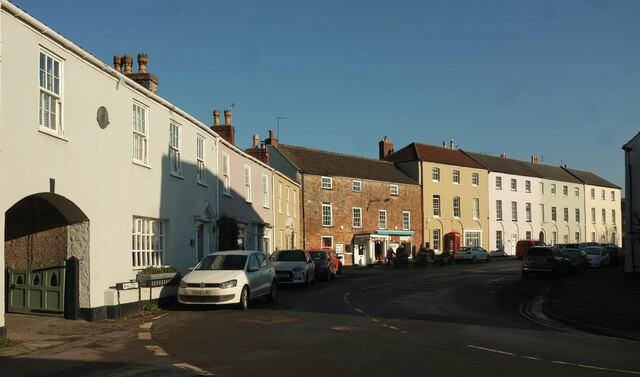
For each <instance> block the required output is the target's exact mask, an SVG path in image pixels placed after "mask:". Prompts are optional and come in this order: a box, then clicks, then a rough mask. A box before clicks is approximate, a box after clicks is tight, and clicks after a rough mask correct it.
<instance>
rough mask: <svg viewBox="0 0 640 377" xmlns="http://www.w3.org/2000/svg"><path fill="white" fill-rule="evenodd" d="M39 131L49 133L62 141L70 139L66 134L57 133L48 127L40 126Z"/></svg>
mask: <svg viewBox="0 0 640 377" xmlns="http://www.w3.org/2000/svg"><path fill="white" fill-rule="evenodd" d="M38 132H41V133H43V134H45V135H49V136H51V137H54V138H56V139H59V140H62V141H69V139H67V138H66V137H64V135H60V134H59V133H57V132H55V131H51V130H49V129H48V128H46V127H41V126H38Z"/></svg>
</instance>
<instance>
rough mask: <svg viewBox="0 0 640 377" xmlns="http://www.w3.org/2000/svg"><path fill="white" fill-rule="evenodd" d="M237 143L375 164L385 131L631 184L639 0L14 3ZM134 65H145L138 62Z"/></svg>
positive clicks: (637, 116) (403, 141)
mask: <svg viewBox="0 0 640 377" xmlns="http://www.w3.org/2000/svg"><path fill="white" fill-rule="evenodd" d="M13 3H14V4H16V5H18V6H19V7H20V8H22V9H23V10H25V11H27V12H28V13H29V14H31V15H33V16H34V17H36V18H37V19H39V20H40V21H42V22H43V23H45V24H47V25H48V26H50V27H51V28H53V29H54V30H56V31H57V32H59V33H60V34H62V35H63V36H65V37H67V38H68V39H70V40H71V41H72V42H74V43H75V44H77V45H79V46H80V47H82V48H84V49H85V50H87V51H88V52H90V53H92V54H93V55H95V56H96V57H98V58H99V59H101V60H103V61H105V62H107V63H109V64H112V63H113V55H116V54H117V55H123V54H131V55H134V56H136V55H137V54H138V53H140V52H144V53H146V54H148V56H149V64H148V67H147V69H148V71H149V72H151V73H153V74H155V75H156V76H158V78H159V80H160V85H159V95H161V96H162V97H164V98H166V99H167V100H169V101H170V102H172V103H173V104H174V105H176V106H178V107H180V108H181V109H183V110H185V111H186V112H188V113H189V114H191V115H193V116H194V117H196V118H197V119H199V120H200V121H202V122H203V123H205V124H212V123H213V118H212V115H211V114H212V111H213V109H220V110H224V109H227V108H230V105H231V104H232V103H235V104H236V106H235V110H234V113H233V118H232V120H233V124H234V125H235V126H236V145H237V146H239V147H241V148H247V147H250V146H251V140H252V135H253V134H260V138H261V140H263V139H264V138H266V137H267V135H268V130H269V129H273V130H275V129H276V125H277V121H276V117H278V116H286V117H289V118H290V119H283V120H281V121H280V130H279V131H280V132H279V139H280V142H282V143H285V144H292V145H299V146H304V147H309V148H317V149H322V150H328V151H334V152H340V153H346V154H352V155H358V156H363V157H371V158H377V157H378V142H379V141H380V140H382V139H383V138H384V136H387V137H388V138H389V139H390V140H391V141H393V142H394V145H395V149H396V150H398V149H400V148H402V147H404V146H406V145H407V144H409V143H411V142H414V141H415V142H420V143H425V144H433V145H438V146H441V145H442V141H444V140H450V139H453V140H455V144H456V146H460V147H461V148H463V149H465V150H468V151H472V152H479V153H487V154H492V155H500V154H501V153H506V154H507V156H508V157H510V158H514V159H519V160H525V161H529V160H530V156H531V155H538V156H541V158H542V163H545V164H548V165H554V166H559V165H561V164H567V165H568V166H569V167H570V168H574V169H579V170H586V171H591V172H593V173H595V174H597V175H599V176H601V177H603V178H605V179H607V180H609V181H610V182H612V183H614V184H616V185H618V186H620V187H622V188H624V187H623V186H624V153H623V151H622V150H621V146H622V145H623V144H624V143H626V142H627V141H629V140H630V139H631V138H632V137H633V136H635V135H636V134H637V133H638V132H639V131H640V21H639V20H640V1H637V0H611V1H607V0H582V1H572V0H562V1H557V0H550V1H541V0H536V1H533V0H532V1H519V0H504V1H494V0H481V1H475V0H474V1H471V0H470V1H455V0H454V1H402V0H394V1H373V0H367V1H348V0H341V1H334V0H323V1H311V0H309V1H303V0H292V1H263V0H257V1H242V0H235V1H205V0H199V1H195V0H191V1H190V0H184V1H179V0H175V1H166V0H153V1H150V0H136V1H122V0H111V1H80V0H76V1H71V0H57V1H51V0H14V1H13ZM134 70H137V64H134Z"/></svg>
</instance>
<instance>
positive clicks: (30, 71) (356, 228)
mask: <svg viewBox="0 0 640 377" xmlns="http://www.w3.org/2000/svg"><path fill="white" fill-rule="evenodd" d="M0 41H2V43H1V44H0V56H1V59H0V182H2V189H1V193H2V195H0V211H1V213H3V214H4V215H3V216H0V238H2V240H3V242H1V243H0V269H2V270H3V272H5V273H4V274H2V277H0V281H1V282H2V286H3V287H4V288H3V289H2V290H0V313H5V312H26V313H39V314H43V315H56V316H64V317H65V318H72V319H75V318H85V319H88V320H101V319H104V318H117V317H122V316H126V315H128V314H130V313H133V312H136V311H138V310H139V308H140V305H141V304H142V303H146V302H150V301H153V302H155V301H158V300H162V299H165V298H170V297H172V296H174V295H175V286H172V285H164V284H159V285H153V284H151V283H148V282H146V283H145V280H144V279H142V278H141V277H140V275H141V274H140V273H141V272H143V271H147V270H148V269H149V268H150V267H159V266H171V267H174V268H175V269H176V270H177V272H178V273H186V272H187V271H188V269H189V267H191V266H194V265H195V264H196V263H197V262H198V261H199V260H200V259H201V258H202V257H203V256H204V255H205V254H207V253H211V252H216V251H219V250H222V249H226V248H232V247H239V248H246V249H254V250H259V251H263V252H265V253H270V252H272V251H274V250H276V249H284V248H305V249H317V248H331V249H335V250H336V251H337V252H338V253H339V254H341V255H342V257H343V262H344V263H345V264H347V265H349V264H354V265H367V264H371V263H375V262H376V261H380V260H382V259H383V258H384V256H385V251H386V250H387V249H388V248H389V247H392V248H398V247H400V246H402V247H404V248H405V250H407V251H409V252H411V253H413V252H415V251H417V250H418V249H419V248H420V247H423V246H426V245H427V244H428V245H429V246H430V247H433V248H434V249H436V250H443V248H444V245H445V242H461V243H462V244H468V245H482V246H483V247H485V248H486V249H504V250H505V251H507V252H508V253H512V252H513V244H514V242H515V240H518V239H521V238H542V239H544V240H545V241H546V242H550V243H554V242H565V241H566V242H572V241H576V240H581V241H582V240H586V241H589V240H596V241H613V242H615V243H617V244H620V233H621V232H620V231H619V230H618V229H619V226H620V213H619V212H620V211H619V208H620V188H618V187H616V186H615V185H612V184H610V183H608V182H606V181H605V180H603V179H601V178H599V177H597V176H595V175H594V174H591V173H588V172H579V171H574V170H571V169H567V168H564V167H549V166H544V165H541V164H536V163H535V162H534V163H524V162H518V161H513V160H509V159H506V158H495V157H489V156H483V155H479V154H473V153H468V152H465V151H461V150H456V149H455V148H454V146H453V143H450V144H449V145H446V144H445V145H443V146H442V147H437V146H431V145H425V144H420V143H412V144H410V145H408V146H406V147H404V148H402V149H400V150H398V151H397V152H396V151H394V149H393V143H392V142H391V141H390V140H388V139H387V138H386V137H385V138H384V140H382V141H380V143H379V145H378V151H379V158H378V159H371V158H363V157H358V156H349V155H344V154H338V153H332V152H328V151H322V150H318V149H311V148H303V147H299V146H292V145H284V144H280V143H279V142H278V140H277V139H275V138H274V137H273V133H272V132H270V134H269V137H268V138H266V139H265V140H264V141H263V142H262V143H260V142H259V137H257V136H256V137H254V140H253V145H252V146H251V147H250V148H247V149H245V150H243V149H241V148H239V147H237V146H236V143H235V142H236V141H235V128H234V126H233V125H232V122H231V116H232V114H231V112H230V111H228V110H226V111H223V112H222V114H221V113H220V111H217V110H216V111H214V112H213V121H212V123H213V124H211V125H207V124H204V123H203V122H201V121H199V120H197V119H195V118H194V117H192V116H191V115H189V114H187V113H186V112H185V111H183V110H181V109H180V108H179V107H177V106H176V105H174V104H172V103H170V102H168V101H167V100H165V99H164V98H162V97H161V96H159V95H158V87H159V79H158V77H156V76H155V75H153V74H151V73H149V72H148V71H147V65H148V63H149V61H148V58H147V56H146V55H144V54H140V55H138V59H137V65H138V70H137V72H134V70H133V67H134V65H135V62H134V58H133V56H131V55H125V56H115V57H114V61H113V66H112V65H110V64H107V63H104V62H102V61H100V60H99V59H97V58H96V57H94V56H92V55H91V54H90V53H88V52H87V51H85V50H83V49H82V48H80V47H78V46H77V45H75V44H74V43H73V42H71V41H69V40H68V39H66V38H65V37H64V36H61V35H60V34H58V33H56V32H55V31H54V30H52V29H50V28H49V27H47V26H46V25H44V24H43V23H42V22H40V21H39V20H37V19H35V18H33V17H32V16H30V15H29V14H28V13H26V12H24V11H23V10H21V9H19V8H18V7H17V6H15V5H13V4H12V3H10V2H8V1H7V0H0ZM221 115H222V117H223V119H221ZM452 235H454V236H457V237H453V238H452ZM169 280H170V279H169ZM5 330H6V329H5V325H4V316H3V315H2V316H0V336H2V335H3V334H5V332H6V331H5Z"/></svg>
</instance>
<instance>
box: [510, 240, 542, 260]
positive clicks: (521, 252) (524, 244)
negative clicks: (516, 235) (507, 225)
mask: <svg viewBox="0 0 640 377" xmlns="http://www.w3.org/2000/svg"><path fill="white" fill-rule="evenodd" d="M531 246H544V242H541V241H538V240H520V241H518V243H517V244H516V257H517V258H518V259H522V257H524V256H525V255H527V251H529V249H530V248H531Z"/></svg>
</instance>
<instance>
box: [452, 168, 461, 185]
mask: <svg viewBox="0 0 640 377" xmlns="http://www.w3.org/2000/svg"><path fill="white" fill-rule="evenodd" d="M453 184H454V185H458V184H460V172H459V171H458V170H454V171H453Z"/></svg>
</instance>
